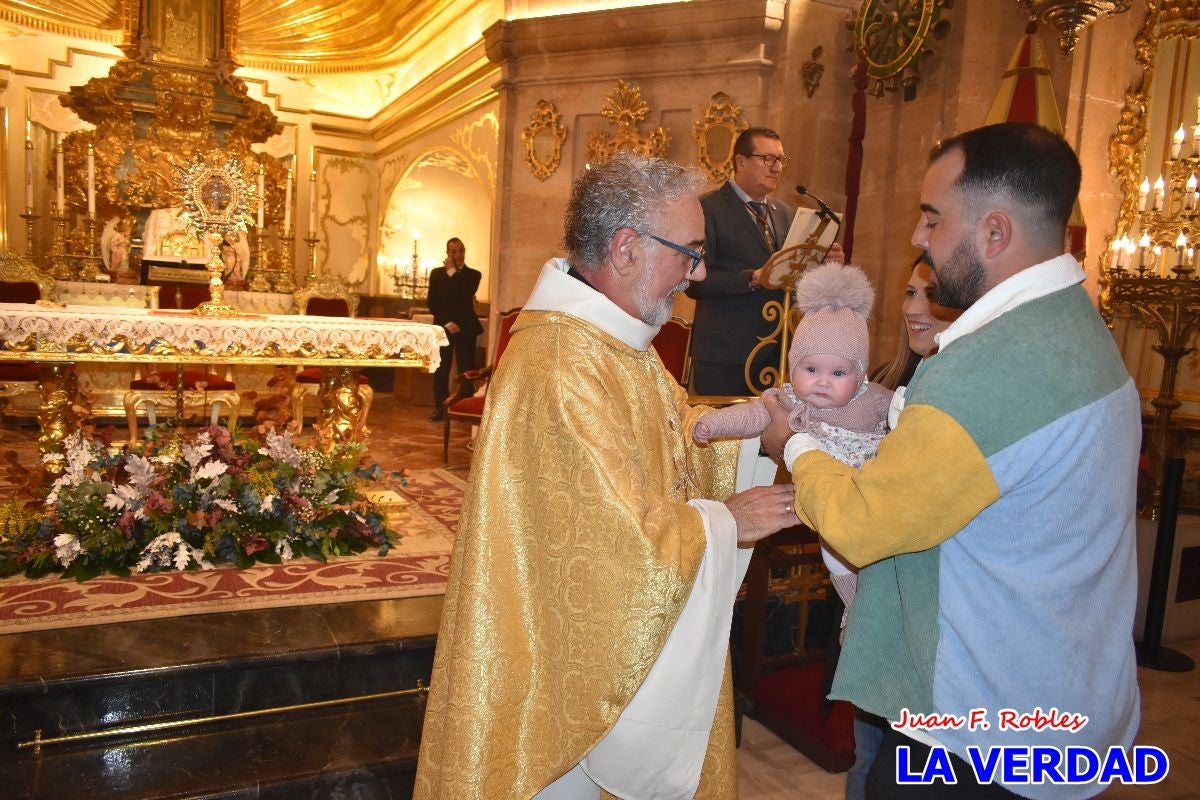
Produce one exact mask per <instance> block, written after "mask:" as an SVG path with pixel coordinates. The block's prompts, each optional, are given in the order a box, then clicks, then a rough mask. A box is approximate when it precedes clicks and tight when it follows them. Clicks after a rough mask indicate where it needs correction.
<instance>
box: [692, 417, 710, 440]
mask: <svg viewBox="0 0 1200 800" xmlns="http://www.w3.org/2000/svg"><path fill="white" fill-rule="evenodd" d="M710 438H712V432H711V431H709V429H708V425H706V424H705V423H704V417H701V418H700V419H698V420H696V424H695V425H693V426H692V439H693V440H694V441H695V442H696V444H708V440H709V439H710Z"/></svg>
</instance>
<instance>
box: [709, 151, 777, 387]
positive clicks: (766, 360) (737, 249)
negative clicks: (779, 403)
mask: <svg viewBox="0 0 1200 800" xmlns="http://www.w3.org/2000/svg"><path fill="white" fill-rule="evenodd" d="M733 152H734V155H733V164H734V168H733V178H731V179H730V180H729V181H727V182H726V183H725V184H724V185H723V186H721V187H720V188H719V189H717V190H715V191H713V192H710V193H708V194H706V195H704V196H703V197H701V198H700V205H701V207H702V208H703V209H704V231H705V258H704V261H705V267H706V270H707V272H708V277H707V278H705V279H704V280H703V281H693V282H692V285H691V286H690V287H689V288H688V290H687V293H688V296H689V297H691V298H693V299H695V300H696V317H695V327H694V329H693V334H692V379H693V388H694V389H695V391H696V393H698V394H713V395H747V394H751V387H750V386H749V385H748V384H747V383H746V378H745V369H746V359H747V358H749V357H750V352H751V351H752V350H753V349H754V347H755V346H756V345H757V344H758V342H759V337H763V336H767V335H768V334H770V333H771V331H772V330H774V329H775V326H776V324H777V323H776V322H774V321H767V320H765V319H764V318H763V315H762V310H763V306H765V305H766V304H767V303H768V302H769V301H771V300H774V301H776V302H779V303H782V302H783V292H782V291H781V290H769V289H763V288H761V287H759V285H758V282H757V279H756V276H755V274H754V271H755V270H757V269H758V268H759V267H761V266H762V265H763V264H764V263H766V261H767V259H768V258H770V257H771V254H772V253H774V252H775V251H777V250H778V249H779V247H780V245H782V244H783V240H784V239H785V238H786V237H787V232H788V228H789V227H791V224H792V218H793V216H795V211H793V210H792V208H791V207H789V206H788V205H786V204H785V203H782V202H780V201H778V200H774V199H772V198H770V197H769V195H770V193H771V192H773V191H775V189H776V188H778V186H779V179H780V177H781V176H782V175H783V168H784V166H785V165H786V164H787V160H788V159H787V156H785V155H784V154H783V142H782V141H780V139H779V134H778V133H776V132H775V131H773V130H770V129H769V128H747V129H746V130H744V131H742V133H741V135H740V136H738V138H737V141H736V142H734V146H733ZM764 227H765V228H767V229H768V230H769V231H770V233H769V236H768V233H767V231H766V230H764ZM768 366H774V367H776V368H778V366H779V345H778V344H776V345H772V346H768V347H764V348H763V349H762V350H760V351H759V353H758V354H757V356H756V357H755V361H754V365H753V366H752V369H751V376H752V379H753V380H754V381H755V384H756V388H758V389H760V390H761V389H764V388H767V385H769V384H767V385H764V384H763V383H762V382H760V381H758V380H757V376H758V374H759V372H760V371H761V370H762V369H763V368H764V367H768Z"/></svg>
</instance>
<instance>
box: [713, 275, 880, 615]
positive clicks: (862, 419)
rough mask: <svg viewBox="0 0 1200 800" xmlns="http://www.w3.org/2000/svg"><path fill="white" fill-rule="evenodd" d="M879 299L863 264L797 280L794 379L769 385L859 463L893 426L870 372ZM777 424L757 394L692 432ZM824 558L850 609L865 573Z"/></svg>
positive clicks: (842, 457)
mask: <svg viewBox="0 0 1200 800" xmlns="http://www.w3.org/2000/svg"><path fill="white" fill-rule="evenodd" d="M874 302H875V292H874V290H873V289H872V288H871V282H870V281H869V280H868V279H867V276H866V274H865V273H864V272H863V271H862V270H861V269H859V268H858V267H855V266H849V265H847V266H843V265H842V264H838V263H827V264H822V265H821V266H818V267H814V268H812V269H809V270H808V271H807V272H805V273H804V275H802V276H801V278H800V281H799V282H798V283H797V284H796V307H797V308H798V309H799V310H800V311H802V312H804V317H803V318H802V319H801V320H800V322H799V323H798V324H797V325H796V330H795V332H794V333H793V334H792V345H791V348H790V349H789V350H788V370H789V377H790V378H791V382H790V383H785V384H784V385H783V386H782V387H781V388H778V389H768V390H767V392H772V393H774V394H775V395H776V396H777V397H778V399H779V403H780V405H782V406H783V408H784V409H786V410H787V411H788V421H789V422H790V423H791V427H792V430H794V431H806V432H808V433H809V434H811V435H812V436H813V437H814V438H815V439H816V440H817V444H818V445H819V446H820V447H821V449H823V450H824V451H825V452H827V453H829V455H831V456H833V457H834V458H836V459H837V460H839V461H841V462H842V463H843V464H847V465H849V466H851V467H861V466H862V465H863V462H864V461H866V460H867V459H869V458H871V457H873V456H874V455H875V451H876V449H878V447H879V440H880V439H882V438H883V435H884V434H885V433H886V432H887V415H888V406H889V405H890V404H891V399H892V392H891V391H890V390H888V389H885V388H883V387H882V386H880V385H879V384H877V383H870V382H868V381H867V377H866V375H867V353H868V344H867V315H868V314H870V313H871V306H872V305H874ZM764 394H766V393H765V392H764ZM769 422H770V415H769V414H768V413H767V409H766V407H765V406H764V405H763V403H762V401H761V400H752V401H750V402H747V403H741V404H738V405H734V406H729V407H728V408H721V409H717V410H715V411H710V412H708V413H707V414H704V415H703V416H701V417H700V418H699V419H698V420H697V421H696V424H695V426H694V427H693V429H692V438H693V439H695V440H696V441H697V442H699V443H700V444H705V443H707V442H708V441H709V440H710V439H714V438H717V437H724V436H736V437H739V438H746V437H750V436H757V435H759V434H760V433H762V432H763V431H764V430H765V429H766V427H767V424H768V423H769ZM821 556H822V557H823V559H824V560H825V565H826V566H827V567H828V568H829V573H830V576H831V577H832V579H833V585H834V588H835V589H836V590H837V593H838V596H839V597H841V598H842V601H843V602H844V603H845V604H846V608H847V610H849V608H850V605H851V603H853V601H854V593H855V590H856V589H857V585H858V576H857V575H856V574H855V572H854V571H853V568H851V567H849V566H847V565H846V564H845V563H844V562H843V561H842V560H841V559H840V557H838V556H837V555H836V554H835V553H833V552H832V551H830V550H829V549H828V548H826V547H825V545H824V544H823V543H822V545H821ZM843 624H844V622H843Z"/></svg>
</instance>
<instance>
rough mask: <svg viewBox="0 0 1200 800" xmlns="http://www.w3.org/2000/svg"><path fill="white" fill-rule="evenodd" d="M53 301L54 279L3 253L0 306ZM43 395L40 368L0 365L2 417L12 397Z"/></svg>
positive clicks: (24, 364)
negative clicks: (39, 380) (1, 304)
mask: <svg viewBox="0 0 1200 800" xmlns="http://www.w3.org/2000/svg"><path fill="white" fill-rule="evenodd" d="M42 299H46V300H52V299H54V279H53V278H51V277H49V276H47V275H44V274H42V272H41V271H40V270H39V269H38V268H37V267H36V266H35V265H34V264H33V262H32V261H30V260H28V259H27V258H24V257H23V256H19V255H17V254H16V253H3V254H0V303H36V302H37V301H38V300H42ZM27 394H32V395H40V394H41V390H40V389H39V386H38V365H37V364H35V363H33V362H32V361H3V362H0V418H2V417H3V414H4V409H5V408H6V407H7V405H8V400H9V398H12V397H19V396H21V395H27Z"/></svg>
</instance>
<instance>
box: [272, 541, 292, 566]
mask: <svg viewBox="0 0 1200 800" xmlns="http://www.w3.org/2000/svg"><path fill="white" fill-rule="evenodd" d="M275 552H276V553H278V554H279V557H280V558H282V559H283V560H284V561H291V560H292V559H293V558H295V557H296V554H295V553H293V552H292V543H291V542H289V541H288V540H287V539H280V540H279V542H278V543H277V544H276V545H275Z"/></svg>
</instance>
